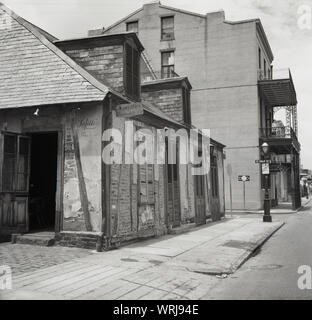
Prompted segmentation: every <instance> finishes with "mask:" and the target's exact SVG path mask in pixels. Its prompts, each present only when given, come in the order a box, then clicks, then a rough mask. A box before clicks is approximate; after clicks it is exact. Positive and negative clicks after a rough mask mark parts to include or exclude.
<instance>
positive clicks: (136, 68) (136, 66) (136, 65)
mask: <svg viewBox="0 0 312 320" xmlns="http://www.w3.org/2000/svg"><path fill="white" fill-rule="evenodd" d="M132 76H133V78H132V84H133V96H134V98H135V99H139V97H140V55H139V52H138V51H137V50H135V49H133V73H132Z"/></svg>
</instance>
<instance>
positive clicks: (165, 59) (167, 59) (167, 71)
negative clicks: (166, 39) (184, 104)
mask: <svg viewBox="0 0 312 320" xmlns="http://www.w3.org/2000/svg"><path fill="white" fill-rule="evenodd" d="M174 75H175V72H174V51H166V52H162V53H161V77H162V78H163V79H164V78H172V77H174Z"/></svg>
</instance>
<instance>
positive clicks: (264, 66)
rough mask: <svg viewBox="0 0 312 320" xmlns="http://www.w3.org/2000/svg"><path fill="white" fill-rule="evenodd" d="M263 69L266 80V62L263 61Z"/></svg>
mask: <svg viewBox="0 0 312 320" xmlns="http://www.w3.org/2000/svg"><path fill="white" fill-rule="evenodd" d="M263 69H264V77H265V78H266V75H267V67H266V61H265V59H263Z"/></svg>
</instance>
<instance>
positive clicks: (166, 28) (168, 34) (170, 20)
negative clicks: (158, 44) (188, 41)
mask: <svg viewBox="0 0 312 320" xmlns="http://www.w3.org/2000/svg"><path fill="white" fill-rule="evenodd" d="M173 39H174V17H163V18H161V40H173Z"/></svg>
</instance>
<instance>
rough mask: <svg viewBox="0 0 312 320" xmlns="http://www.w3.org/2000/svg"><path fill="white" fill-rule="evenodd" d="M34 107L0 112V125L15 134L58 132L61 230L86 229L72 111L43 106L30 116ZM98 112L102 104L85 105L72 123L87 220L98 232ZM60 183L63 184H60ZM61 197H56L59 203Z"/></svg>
mask: <svg viewBox="0 0 312 320" xmlns="http://www.w3.org/2000/svg"><path fill="white" fill-rule="evenodd" d="M34 110H35V109H33V108H28V109H22V110H11V111H7V112H5V113H4V112H1V115H0V128H5V129H6V130H7V131H10V132H15V133H19V134H21V133H23V134H26V133H35V132H42V133H43V132H54V131H60V132H61V133H62V137H63V146H64V149H63V150H62V153H63V155H64V158H62V156H63V155H62V154H61V155H60V154H58V159H59V160H60V159H63V161H59V162H58V167H59V170H63V171H61V176H62V177H63V178H60V177H58V179H60V180H59V181H58V186H57V188H58V192H59V194H61V193H60V191H61V190H62V191H63V192H62V199H63V203H62V204H61V206H62V207H61V211H63V221H60V225H63V228H62V230H61V231H84V230H86V226H85V220H84V215H83V212H82V206H81V198H80V193H79V183H78V174H77V163H76V159H75V154H74V148H73V139H72V137H73V132H72V129H71V121H70V119H71V114H72V113H71V111H70V110H68V111H65V110H61V109H60V108H57V107H42V108H40V111H39V116H38V117H36V116H34V115H33V113H34ZM101 114H102V106H101V105H98V106H94V105H93V106H91V105H89V106H87V108H83V107H81V108H80V109H79V110H77V118H76V121H75V126H76V128H77V132H78V141H79V147H80V159H81V164H82V173H83V177H84V181H85V186H86V191H87V197H88V200H89V212H90V222H91V225H92V231H100V228H101V220H102V206H101V120H100V119H101ZM62 183H63V185H62ZM59 201H60V199H56V202H59Z"/></svg>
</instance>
